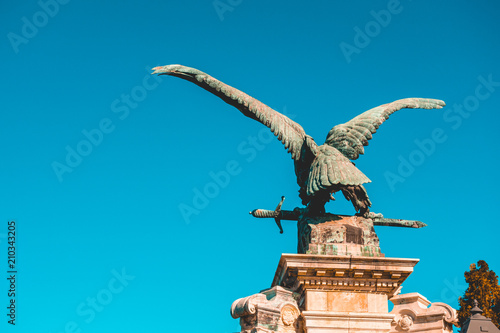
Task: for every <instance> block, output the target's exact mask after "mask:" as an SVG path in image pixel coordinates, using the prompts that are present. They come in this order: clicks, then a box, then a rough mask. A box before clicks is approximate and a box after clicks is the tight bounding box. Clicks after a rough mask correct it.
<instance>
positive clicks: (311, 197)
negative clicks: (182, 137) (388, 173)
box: [152, 65, 445, 216]
mask: <svg viewBox="0 0 500 333" xmlns="http://www.w3.org/2000/svg"><path fill="white" fill-rule="evenodd" d="M153 71H154V72H153V73H152V74H159V75H170V76H175V77H178V78H181V79H184V80H187V81H190V82H192V83H194V84H196V85H198V86H200V87H201V88H203V89H205V90H207V91H209V92H211V93H212V94H214V95H216V96H218V97H219V98H221V99H222V100H223V101H224V102H226V103H228V104H229V105H232V106H234V107H235V108H237V109H238V110H239V111H240V112H241V113H243V114H244V115H245V116H247V117H249V118H252V119H254V120H256V121H258V122H260V123H262V124H264V125H265V126H267V127H269V128H270V129H271V131H272V132H273V133H274V135H275V136H277V137H278V140H280V141H281V142H282V143H283V144H284V145H285V148H286V149H287V150H288V152H289V153H291V155H292V159H293V160H294V164H295V174H296V176H297V184H298V185H299V186H300V190H299V196H300V198H301V199H302V204H303V205H305V206H307V207H306V212H307V214H308V215H319V214H323V213H324V212H325V208H324V206H325V204H326V203H327V202H328V201H330V200H331V199H333V193H335V192H338V191H342V193H343V194H344V196H345V198H346V199H347V200H349V201H351V202H352V204H353V206H354V208H355V210H356V212H357V214H358V215H362V216H368V213H369V207H370V206H371V202H370V199H369V198H368V194H367V193H366V190H365V188H364V187H363V184H364V183H369V182H371V181H370V179H368V177H366V176H365V175H364V174H363V173H362V172H361V171H360V170H358V168H356V166H355V165H354V163H353V162H351V160H356V159H357V158H358V157H359V155H360V154H364V148H363V146H367V145H368V140H370V139H371V138H372V134H374V133H375V132H376V131H377V129H378V127H379V126H380V125H381V124H382V123H383V122H384V121H385V120H386V119H388V118H389V116H390V115H391V114H392V113H394V112H396V111H398V110H401V109H405V108H412V109H415V108H420V109H440V108H442V107H443V106H445V103H444V102H443V101H440V100H436V99H426V98H405V99H400V100H397V101H395V102H392V103H388V104H384V105H381V106H378V107H376V108H373V109H371V110H368V111H366V112H364V113H362V114H360V115H359V116H357V117H354V118H353V119H351V120H350V121H348V122H347V123H345V124H341V125H337V126H335V127H333V128H332V129H331V130H330V132H328V135H327V137H326V141H325V143H324V144H323V145H321V146H318V145H317V144H316V142H315V141H314V140H313V138H312V137H310V136H309V135H307V134H306V132H305V131H304V129H303V128H302V126H300V125H299V124H297V123H296V122H294V121H293V120H291V119H290V118H288V117H286V116H284V115H283V114H281V113H279V112H277V111H275V110H273V109H272V108H270V107H269V106H267V105H265V104H264V103H262V102H260V101H258V100H256V99H255V98H253V97H250V96H249V95H247V94H245V93H244V92H242V91H240V90H238V89H235V88H233V87H231V86H229V85H227V84H225V83H223V82H221V81H219V80H217V79H215V78H213V77H212V76H210V75H208V74H206V73H204V72H202V71H199V70H197V69H195V68H190V67H186V66H182V65H167V66H159V67H155V68H153Z"/></svg>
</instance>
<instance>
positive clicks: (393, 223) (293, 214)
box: [250, 196, 427, 234]
mask: <svg viewBox="0 0 500 333" xmlns="http://www.w3.org/2000/svg"><path fill="white" fill-rule="evenodd" d="M283 201H285V197H284V196H283V197H281V201H280V203H279V204H278V206H277V207H276V209H275V210H268V209H254V210H252V211H251V212H250V214H251V215H252V216H253V217H256V218H261V219H262V218H274V221H275V222H276V224H277V225H278V228H279V229H280V234H282V233H283V228H282V227H281V220H288V221H298V220H299V217H300V214H301V209H300V208H298V207H297V208H295V209H294V210H282V209H281V206H282V205H283ZM340 216H342V215H340ZM368 218H370V219H371V220H372V221H373V225H377V226H385V227H402V228H423V227H426V226H427V224H425V223H424V222H421V221H415V220H402V219H388V218H385V217H383V216H382V214H373V216H369V217H368Z"/></svg>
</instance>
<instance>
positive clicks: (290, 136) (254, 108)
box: [153, 65, 306, 161]
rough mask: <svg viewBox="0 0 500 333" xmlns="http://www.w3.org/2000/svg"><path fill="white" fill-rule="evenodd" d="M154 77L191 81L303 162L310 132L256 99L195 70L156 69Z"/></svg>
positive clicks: (179, 67) (176, 66)
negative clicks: (256, 124)
mask: <svg viewBox="0 0 500 333" xmlns="http://www.w3.org/2000/svg"><path fill="white" fill-rule="evenodd" d="M153 70H154V72H153V74H159V75H170V76H175V77H178V78H181V79H184V80H187V81H190V82H192V83H194V84H196V85H198V86H199V87H201V88H203V89H205V90H207V91H209V92H211V93H212V94H214V95H216V96H217V97H219V98H220V99H222V100H223V101H224V102H226V103H227V104H229V105H232V106H234V107H236V108H237V109H238V110H239V111H240V112H241V113H243V114H244V115H245V116H247V117H249V118H251V119H254V120H257V121H259V122H260V123H262V124H263V125H265V126H267V127H269V129H270V130H271V131H272V132H273V134H274V135H275V136H277V137H278V140H279V141H281V142H282V143H283V144H284V145H285V148H286V149H287V151H288V152H289V153H291V154H292V158H293V159H294V160H296V161H297V160H299V159H300V154H301V149H302V145H303V143H304V140H305V136H306V133H305V131H304V129H303V128H302V126H300V125H299V124H297V123H296V122H294V121H293V120H291V119H290V118H288V117H287V116H285V115H283V114H281V113H279V112H277V111H275V110H273V109H272V108H270V107H269V106H267V105H265V104H263V103H262V102H260V101H258V100H256V99H255V98H253V97H251V96H249V95H247V94H245V93H244V92H242V91H240V90H238V89H235V88H233V87H231V86H229V85H227V84H225V83H222V82H221V81H219V80H217V79H215V78H213V77H212V76H210V75H208V74H206V73H203V72H202V71H199V70H197V69H195V68H190V67H186V66H182V65H167V66H159V67H155V68H153Z"/></svg>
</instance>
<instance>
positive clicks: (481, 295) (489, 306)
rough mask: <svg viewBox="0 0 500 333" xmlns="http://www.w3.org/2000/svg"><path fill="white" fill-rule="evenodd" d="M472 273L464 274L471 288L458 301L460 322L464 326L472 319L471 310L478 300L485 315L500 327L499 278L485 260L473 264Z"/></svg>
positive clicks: (471, 266)
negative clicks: (468, 319)
mask: <svg viewBox="0 0 500 333" xmlns="http://www.w3.org/2000/svg"><path fill="white" fill-rule="evenodd" d="M469 269H470V271H466V272H465V273H464V276H465V281H466V282H467V283H468V284H469V287H468V288H467V290H466V291H465V294H464V296H462V297H460V298H459V299H458V302H459V304H460V309H459V310H458V321H459V323H460V326H463V324H464V322H465V321H466V320H467V318H469V317H470V310H471V309H472V307H473V306H474V305H473V302H474V300H475V299H477V302H478V303H479V307H480V308H481V309H482V310H483V315H484V316H485V317H487V318H490V319H491V320H492V322H493V323H494V324H495V325H496V326H497V327H498V326H499V325H500V285H499V284H498V276H497V275H496V274H495V272H493V271H491V270H490V269H489V267H488V264H487V263H486V262H485V261H484V260H479V261H478V262H477V266H476V264H471V265H470V267H469Z"/></svg>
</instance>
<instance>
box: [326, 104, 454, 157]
mask: <svg viewBox="0 0 500 333" xmlns="http://www.w3.org/2000/svg"><path fill="white" fill-rule="evenodd" d="M443 106H445V103H444V102H443V101H440V100H437V99H428V98H405V99H400V100H397V101H395V102H392V103H389V104H384V105H381V106H377V107H376V108H373V109H371V110H368V111H366V112H364V113H362V114H360V115H359V116H357V117H354V118H353V119H351V120H350V121H348V122H347V123H345V124H340V125H337V126H335V127H333V128H332V129H331V130H330V132H328V135H327V137H326V141H325V144H327V145H329V146H332V147H334V148H336V149H338V150H339V151H340V152H341V153H342V154H344V156H346V157H347V158H349V159H351V160H355V159H357V158H358V157H359V155H362V154H364V148H363V146H367V145H368V140H371V138H372V137H373V136H372V134H375V132H376V131H377V129H378V128H379V126H380V125H382V124H383V123H384V121H386V120H387V119H388V118H389V116H390V115H391V114H393V113H394V112H396V111H398V110H401V109H417V108H419V109H441V108H442V107H443Z"/></svg>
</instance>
